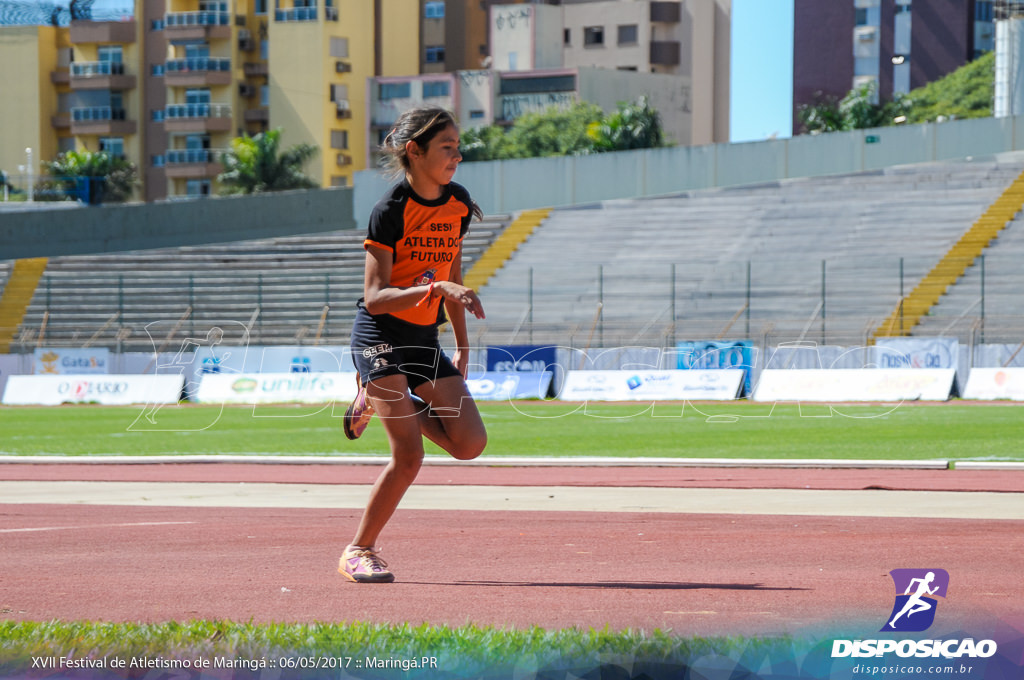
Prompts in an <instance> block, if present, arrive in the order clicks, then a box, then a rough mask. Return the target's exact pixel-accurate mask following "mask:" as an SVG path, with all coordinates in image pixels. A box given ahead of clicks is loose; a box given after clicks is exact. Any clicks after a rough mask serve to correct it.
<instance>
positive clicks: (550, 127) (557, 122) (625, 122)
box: [461, 98, 665, 161]
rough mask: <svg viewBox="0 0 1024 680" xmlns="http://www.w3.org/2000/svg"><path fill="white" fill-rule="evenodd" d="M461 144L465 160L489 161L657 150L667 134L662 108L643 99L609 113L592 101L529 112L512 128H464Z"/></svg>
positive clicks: (623, 105) (496, 126) (622, 105)
mask: <svg viewBox="0 0 1024 680" xmlns="http://www.w3.org/2000/svg"><path fill="white" fill-rule="evenodd" d="M461 143H462V146H461V151H462V156H463V159H464V160H467V161H489V160H505V159H511V158H541V157H545V156H568V155H581V154H588V153H597V152H602V151H621V150H625V149H643V148H653V147H657V146H664V145H665V137H664V133H663V130H662V126H661V119H660V117H659V116H658V112H657V111H655V110H654V109H653V108H651V107H650V105H649V104H648V103H647V99H646V98H640V99H639V100H637V101H636V102H635V103H620V104H619V108H618V110H617V111H614V112H612V113H611V114H608V115H607V116H606V115H605V113H604V112H603V111H602V110H601V107H599V106H597V105H596V104H591V103H589V102H577V103H576V104H573V105H572V106H571V107H569V108H567V109H559V108H555V107H552V108H549V109H548V110H547V111H543V112H539V113H537V112H535V113H527V114H524V115H522V116H520V117H518V118H516V120H515V121H514V122H513V123H512V125H511V126H510V127H508V128H507V129H506V128H504V127H502V126H500V125H488V126H485V127H481V128H471V129H467V130H463V131H462V133H461Z"/></svg>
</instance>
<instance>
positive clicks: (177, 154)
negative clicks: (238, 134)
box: [164, 149, 227, 165]
mask: <svg viewBox="0 0 1024 680" xmlns="http://www.w3.org/2000/svg"><path fill="white" fill-rule="evenodd" d="M225 153H227V149H167V151H166V153H165V154H164V162H165V163H166V164H167V165H175V164H179V163H181V164H184V163H217V162H218V161H220V157H221V155H223V154H225Z"/></svg>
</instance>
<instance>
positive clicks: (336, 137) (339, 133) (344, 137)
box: [331, 130, 348, 151]
mask: <svg viewBox="0 0 1024 680" xmlns="http://www.w3.org/2000/svg"><path fill="white" fill-rule="evenodd" d="M331 148H332V149H339V150H342V151H344V150H345V149H348V130H331Z"/></svg>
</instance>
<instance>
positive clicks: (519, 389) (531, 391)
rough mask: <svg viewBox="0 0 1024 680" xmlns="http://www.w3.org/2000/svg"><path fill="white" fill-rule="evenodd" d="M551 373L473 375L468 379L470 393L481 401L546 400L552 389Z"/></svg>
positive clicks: (495, 372) (488, 373) (490, 372)
mask: <svg viewBox="0 0 1024 680" xmlns="http://www.w3.org/2000/svg"><path fill="white" fill-rule="evenodd" d="M551 377H552V373H551V371H540V372H534V373H523V372H515V373H507V372H504V373H503V372H498V371H488V372H486V373H471V374H470V375H469V377H468V378H467V379H466V385H467V386H468V387H469V393H470V394H472V395H473V398H474V399H477V400H480V401H503V400H507V399H544V398H546V397H547V395H548V390H550V389H551Z"/></svg>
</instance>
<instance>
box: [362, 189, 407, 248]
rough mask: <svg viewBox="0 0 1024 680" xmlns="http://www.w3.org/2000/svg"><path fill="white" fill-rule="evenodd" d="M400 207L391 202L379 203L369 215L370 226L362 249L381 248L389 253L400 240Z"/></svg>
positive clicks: (401, 228)
mask: <svg viewBox="0 0 1024 680" xmlns="http://www.w3.org/2000/svg"><path fill="white" fill-rule="evenodd" d="M402 230H403V227H402V207H401V205H400V204H399V205H396V204H395V203H394V202H391V201H387V202H385V201H381V202H380V203H378V204H377V205H376V206H374V208H373V212H371V213H370V226H369V229H368V230H367V234H366V240H365V241H363V248H370V247H374V248H381V249H383V250H387V251H389V252H391V253H394V252H395V245H396V244H397V243H398V241H399V240H400V239H401V238H402Z"/></svg>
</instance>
